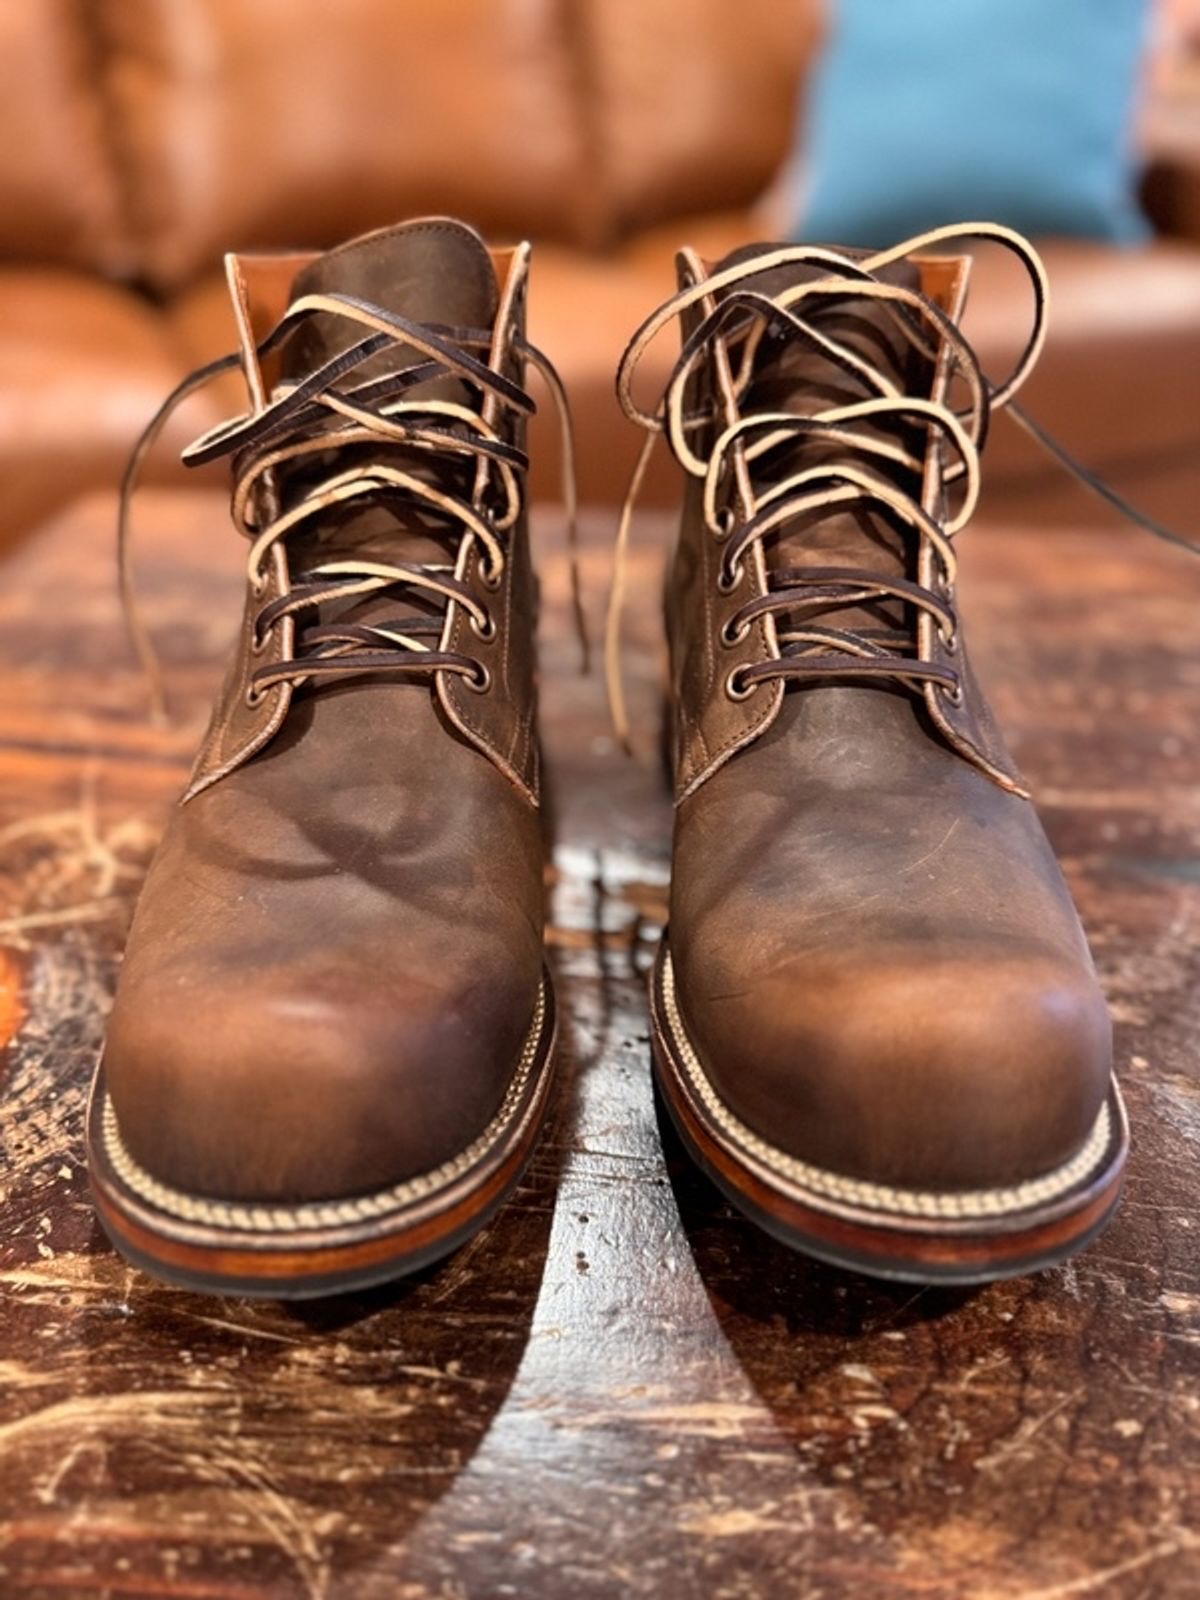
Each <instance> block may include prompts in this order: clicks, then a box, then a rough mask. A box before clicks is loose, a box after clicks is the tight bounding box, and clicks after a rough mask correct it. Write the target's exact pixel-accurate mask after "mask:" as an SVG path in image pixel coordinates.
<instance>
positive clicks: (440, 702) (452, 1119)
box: [89, 219, 560, 1296]
mask: <svg viewBox="0 0 1200 1600" xmlns="http://www.w3.org/2000/svg"><path fill="white" fill-rule="evenodd" d="M528 261H529V248H528V246H521V247H520V248H518V249H516V250H506V251H499V252H491V253H489V251H488V250H487V249H486V248H485V247H484V244H483V242H482V241H481V240H480V238H479V237H478V235H477V234H475V233H474V232H473V231H472V230H471V229H469V228H467V227H465V226H463V225H462V224H460V223H457V222H451V221H447V220H440V219H432V220H424V221H418V222H413V223H409V224H407V225H405V226H401V227H396V228H392V229H388V230H385V231H383V232H379V233H375V234H370V235H368V236H366V237H365V238H361V239H358V240H355V241H354V242H353V243H351V244H348V245H345V246H343V247H342V248H341V249H338V250H334V251H331V252H329V253H328V254H327V255H321V256H316V257H291V258H257V259H256V258H244V257H243V258H237V257H230V258H229V260H228V273H229V281H230V288H231V292H232V297H233V308H234V314H235V317H236V320H237V324H238V329H239V334H240V340H241V356H240V360H241V363H242V365H243V367H244V370H245V375H246V379H247V384H248V387H249V394H250V406H249V411H248V414H247V415H246V416H244V417H241V418H238V419H237V420H235V421H234V422H232V423H230V424H228V425H226V426H224V427H222V428H221V429H218V430H216V431H215V432H214V433H212V434H210V435H208V436H206V438H205V439H203V440H200V441H198V443H197V444H196V445H195V446H193V447H192V448H191V451H190V453H189V456H190V459H191V460H193V461H203V460H208V459H211V458H212V457H214V456H216V455H222V454H228V455H230V456H231V457H232V461H233V476H234V485H235V488H234V499H233V512H234V520H235V522H236V523H237V524H238V526H239V527H240V529H241V530H242V531H243V532H244V533H245V534H246V537H247V539H248V540H249V542H250V548H249V562H248V586H247V591H246V600H245V609H244V614H243V620H242V627H241V634H240V639H239V641H238V644H237V646H236V648H235V650H234V654H233V657H232V660H231V662H230V665H229V670H228V674H227V677H226V680H225V685H224V688H223V690H222V692H221V695H220V697H219V700H218V703H217V706H216V710H215V713H214V716H213V720H212V724H211V727H210V730H209V733H208V735H207V737H206V739H205V741H204V745H203V748H202V750H201V752H200V755H199V759H198V760H197V763H196V766H195V769H194V771H193V773H192V777H191V781H190V783H189V785H188V788H187V791H186V793H185V794H184V796H183V799H182V801H181V803H180V804H179V806H178V807H177V809H176V811H175V813H174V815H173V816H172V818H171V821H170V824H169V826H168V828H167V831H166V835H165V837H164V839H163V842H162V845H161V848H160V850H159V852H158V855H157V857H156V859H155V861H154V864H153V866H152V868H151V871H150V874H149V877H148V879H147V881H146V885H145V888H144V890H143V892H142V896H141V899H140V901H139V904H138V907H137V913H136V916H135V919H134V923H133V928H132V931H131V934H130V937H129V944H128V949H127V952H126V956H125V963H124V968H123V971H122V974H121V981H120V985H119V990H118V994H117V998H116V1003H115V1005H114V1008H113V1012H112V1018H111V1021H110V1024H109V1028H108V1035H107V1041H106V1045H105V1051H104V1059H103V1062H102V1064H101V1066H100V1068H99V1070H98V1072H97V1076H96V1083H95V1089H94V1095H93V1101H92V1107H91V1112H90V1117H89V1154H90V1161H91V1175H92V1184H93V1189H94V1192H95V1197H96V1202H97V1206H98V1208H99V1211H100V1215H101V1218H102V1220H103V1222H104V1224H105V1226H106V1228H107V1229H108V1231H109V1233H110V1234H111V1236H112V1238H113V1239H114V1241H115V1242H116V1243H117V1245H118V1246H119V1248H120V1249H121V1250H122V1251H123V1252H124V1253H125V1254H126V1255H128V1256H129V1257H130V1259H131V1260H133V1261H135V1262H137V1263H138V1264H140V1265H143V1266H145V1267H146V1268H148V1269H149V1270H150V1271H152V1272H155V1273H157V1274H159V1275H160V1276H162V1277H165V1278H168V1279H172V1280H175V1281H179V1282H182V1283H184V1284H187V1285H189V1286H192V1287H199V1288H205V1289H213V1290H229V1291H238V1292H248V1293H262V1294H271V1295H297V1296H299V1295H310V1294H318V1293H326V1292H330V1291H334V1290H343V1289H347V1288H351V1287H359V1286H362V1285H365V1284H368V1283H371V1282H374V1281H378V1280H381V1279H385V1278H389V1277H393V1276H395V1275H396V1274H397V1273H401V1272H404V1271H406V1270H408V1269H410V1268H413V1267H416V1266H418V1265H420V1264H422V1263H424V1262H426V1261H428V1260H430V1259H431V1258H433V1257H436V1256H438V1255H440V1254H442V1253H444V1252H445V1251H448V1250H450V1249H451V1248H453V1247H454V1246H455V1245H456V1244H458V1243H459V1242H460V1241H461V1240H463V1239H464V1238H465V1237H466V1236H467V1235H469V1234H470V1233H472V1232H473V1231H474V1230H476V1229H477V1228H479V1227H480V1226H481V1224H482V1223H483V1222H484V1220H485V1219H486V1218H487V1217H488V1216H489V1215H490V1213H491V1212H492V1211H493V1210H494V1209H495V1208H496V1207H497V1206H498V1205H499V1203H500V1201H501V1200H502V1199H503V1198H504V1196H505V1195H506V1194H507V1193H508V1192H509V1191H510V1190H511V1188H512V1187H513V1185H514V1184H515V1183H516V1181H517V1179H518V1177H519V1175H520V1173H521V1171H522V1169H523V1167H524V1164H525V1162H526V1159H527V1158H528V1156H529V1154H530V1151H531V1148H532V1145H533V1142H534V1140H535V1138H536V1135H537V1132H538V1130H539V1127H540V1125H541V1123H542V1120H543V1116H544V1114H545V1110H546V1104H547V1096H548V1091H549V1085H550V1074H551V1061H552V1042H553V1035H554V1000H553V995H552V993H551V989H550V983H549V980H548V977H547V975H546V973H545V970H544V965H543V954H542V893H543V890H542V884H543V872H542V863H543V841H542V830H541V826H540V821H539V806H538V746H537V738H536V729H535V716H534V712H535V707H534V673H535V662H534V612H535V583H534V578H533V574H532V572H531V568H530V557H529V548H528V538H527V530H526V521H525V507H524V501H523V478H524V473H525V467H526V457H525V455H524V449H523V446H524V432H525V428H524V419H525V416H526V414H527V413H528V412H529V411H531V410H532V409H533V404H532V401H531V400H530V398H529V396H528V394H527V393H526V391H525V388H524V387H523V385H524V381H525V369H526V362H527V359H530V358H532V359H534V360H536V361H537V362H538V364H539V365H542V366H543V367H545V365H546V363H545V362H544V358H541V357H540V356H538V355H537V353H536V352H532V351H530V349H529V347H528V346H527V345H526V344H525V342H524V311H523V306H524V294H525V285H526V274H527V269H528ZM271 330H273V331H271ZM237 359H238V358H236V357H231V358H228V361H227V362H226V363H225V364H233V363H235V362H236V360H237ZM221 365H222V364H221V363H217V364H215V366H214V368H211V369H206V371H205V373H201V374H198V375H197V379H202V378H204V377H205V376H208V375H211V373H212V372H213V371H215V370H217V369H218V368H219V367H220V366H221ZM555 381H556V380H555ZM186 387H187V386H183V387H182V388H181V390H180V391H177V395H179V394H181V393H182V392H185V389H186ZM556 392H559V393H560V391H556Z"/></svg>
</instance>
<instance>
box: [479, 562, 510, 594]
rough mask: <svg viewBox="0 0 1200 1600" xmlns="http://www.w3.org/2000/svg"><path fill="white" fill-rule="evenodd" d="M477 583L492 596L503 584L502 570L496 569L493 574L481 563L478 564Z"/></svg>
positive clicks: (501, 568) (500, 568)
mask: <svg viewBox="0 0 1200 1600" xmlns="http://www.w3.org/2000/svg"><path fill="white" fill-rule="evenodd" d="M479 581H480V583H481V584H482V585H483V587H484V588H485V589H488V590H490V591H491V593H492V594H495V593H496V590H497V589H499V587H500V585H501V584H502V583H503V582H504V568H503V567H497V569H496V571H495V572H490V571H489V570H488V568H487V567H486V566H485V565H484V564H483V563H482V562H480V564H479Z"/></svg>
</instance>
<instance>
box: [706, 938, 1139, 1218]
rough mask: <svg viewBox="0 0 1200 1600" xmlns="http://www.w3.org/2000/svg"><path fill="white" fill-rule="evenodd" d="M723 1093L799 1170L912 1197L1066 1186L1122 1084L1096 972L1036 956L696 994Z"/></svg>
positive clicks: (819, 969) (807, 967)
mask: <svg viewBox="0 0 1200 1600" xmlns="http://www.w3.org/2000/svg"><path fill="white" fill-rule="evenodd" d="M679 991H680V992H679V1005H680V1010H681V1013H682V1015H683V1019H684V1025H685V1028H686V1030H687V1032H688V1034H689V1035H690V1036H691V1038H692V1040H693V1043H694V1045H695V1046H696V1048H697V1050H698V1053H699V1055H700V1058H701V1062H702V1065H703V1066H704V1069H705V1071H706V1073H707V1074H708V1076H709V1078H710V1079H711V1081H712V1082H713V1084H714V1086H715V1088H716V1089H717V1092H718V1093H719V1095H720V1096H721V1098H722V1099H723V1100H724V1101H725V1103H726V1104H727V1105H728V1106H729V1108H730V1109H731V1110H732V1111H733V1112H734V1113H735V1114H736V1115H737V1116H738V1117H739V1118H740V1119H741V1120H742V1121H744V1122H745V1123H746V1124H748V1125H749V1127H750V1128H751V1129H753V1130H754V1132H756V1133H757V1134H759V1135H760V1137H762V1138H764V1139H766V1140H768V1141H769V1142H770V1143H772V1144H773V1145H775V1146H776V1147H778V1148H780V1149H783V1150H784V1151H786V1153H787V1154H789V1155H791V1156H794V1157H796V1158H797V1159H799V1160H802V1161H805V1162H808V1163H811V1164H812V1165H814V1166H818V1167H821V1168H824V1169H827V1170H829V1171H831V1172H836V1173H839V1174H844V1175H846V1176H849V1177H857V1178H862V1179H865V1180H868V1181H874V1182H877V1183H881V1184H887V1185H892V1186H896V1187H903V1188H916V1189H933V1190H973V1189H981V1188H990V1187H993V1186H1004V1185H1008V1184H1012V1183H1017V1182H1021V1181H1023V1180H1025V1179H1028V1178H1032V1177H1037V1176H1040V1175H1042V1174H1043V1173H1048V1172H1050V1171H1052V1170H1053V1169H1054V1168H1056V1167H1057V1166H1059V1165H1060V1164H1061V1163H1063V1162H1064V1161H1067V1160H1069V1159H1070V1158H1071V1157H1072V1156H1073V1155H1074V1154H1075V1153H1076V1152H1077V1151H1078V1150H1079V1149H1080V1147H1081V1146H1082V1145H1083V1144H1084V1142H1085V1141H1086V1139H1087V1137H1088V1135H1089V1133H1090V1132H1091V1129H1092V1127H1093V1125H1094V1123H1095V1121H1096V1118H1097V1116H1098V1115H1099V1113H1100V1110H1101V1107H1102V1105H1103V1103H1104V1099H1105V1096H1106V1094H1107V1091H1108V1085H1109V1080H1110V1074H1111V1024H1110V1021H1109V1017H1108V1012H1107V1008H1106V1006H1105V1003H1104V999H1103V996H1102V994H1101V993H1100V990H1099V987H1098V985H1097V984H1096V982H1095V979H1094V977H1093V976H1092V974H1091V972H1090V970H1089V969H1088V968H1087V967H1085V966H1082V965H1077V964H1074V963H1072V962H1070V961H1066V960H1064V959H1063V957H1062V956H1061V955H1060V954H1059V953H1057V952H1048V951H1044V950H1040V949H1038V948H1036V947H1032V946H1031V947H1030V948H1028V949H1008V950H1003V951H997V950H995V949H991V948H980V949H977V950H971V949H969V948H960V949H957V950H956V951H955V952H954V954H953V955H952V956H947V955H946V954H945V953H942V954H940V955H939V957H938V959H937V960H936V961H929V962H928V963H924V964H914V963H913V962H911V961H906V960H905V959H904V957H903V955H902V954H898V953H896V952H894V951H889V950H888V949H881V950H879V951H876V952H873V953H871V955H870V958H869V959H863V957H862V953H861V952H858V953H857V954H854V953H847V954H842V955H839V954H832V955H828V956H824V957H813V956H812V955H809V956H808V957H806V958H805V959H803V960H800V959H792V960H787V961H784V962H783V963H781V964H778V965H776V966H774V967H773V968H771V969H770V970H768V971H765V972H761V973H756V972H741V973H730V972H726V973H724V974H723V975H721V974H719V973H716V972H712V971H711V970H710V973H709V974H708V975H707V977H706V980H702V981H699V982H697V981H696V980H695V979H693V981H692V982H691V983H687V982H684V983H682V984H680V985H679Z"/></svg>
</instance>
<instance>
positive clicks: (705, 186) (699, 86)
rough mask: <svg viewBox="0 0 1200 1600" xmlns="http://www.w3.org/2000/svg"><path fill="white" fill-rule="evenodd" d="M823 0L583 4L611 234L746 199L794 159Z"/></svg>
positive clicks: (592, 0)
mask: <svg viewBox="0 0 1200 1600" xmlns="http://www.w3.org/2000/svg"><path fill="white" fill-rule="evenodd" d="M824 12H825V4H824V0H740V3H739V4H737V5H731V4H730V3H729V0H688V4H687V5H686V6H684V5H680V4H678V3H677V0H585V3H583V4H581V5H579V6H578V7H576V8H575V9H574V15H575V16H576V17H577V19H578V26H579V29H580V38H579V50H580V56H581V60H582V62H583V63H584V71H585V74H586V81H587V83H588V86H589V88H590V102H591V104H590V107H589V108H588V116H589V121H590V124H591V126H592V127H593V129H594V130H595V137H596V142H597V147H596V149H595V150H594V152H592V156H593V173H594V181H595V182H597V183H598V184H599V185H600V186H601V187H602V190H603V197H604V206H603V219H602V225H603V228H604V230H605V231H606V232H607V234H608V235H609V236H610V237H617V236H622V237H624V236H626V235H627V234H628V233H629V232H630V231H631V230H632V229H634V228H637V227H645V226H647V225H652V224H657V223H662V222H666V221H668V220H669V219H670V218H672V217H686V216H688V215H689V214H692V213H695V212H698V211H707V212H715V211H720V210H724V209H728V208H731V207H734V206H745V205H748V204H750V202H752V201H754V200H756V199H757V198H758V197H759V195H760V194H762V193H763V191H764V190H765V189H766V188H767V186H768V184H769V183H770V182H771V181H772V179H773V178H774V176H775V174H776V173H777V171H778V169H779V168H780V166H781V165H782V163H783V161H784V159H785V157H786V156H787V153H788V149H789V147H790V145H791V141H792V129H793V124H794V122H795V119H796V100H797V84H798V82H802V81H803V79H804V77H805V73H806V69H807V67H808V65H809V63H810V62H811V60H812V59H813V57H814V56H815V55H816V53H817V51H818V49H819V47H820V44H821V41H822V38H823V34H824Z"/></svg>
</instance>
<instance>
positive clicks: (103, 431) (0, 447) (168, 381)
mask: <svg viewBox="0 0 1200 1600" xmlns="http://www.w3.org/2000/svg"><path fill="white" fill-rule="evenodd" d="M0 300H3V303H4V308H5V315H4V320H3V322H2V323H0V372H3V373H4V382H3V383H2V384H0V478H2V480H3V483H4V496H5V519H4V531H5V535H6V536H7V537H9V538H11V537H12V536H14V535H15V534H16V533H18V532H20V531H21V529H22V528H25V527H29V526H33V525H34V524H36V522H37V521H38V520H39V519H40V518H42V517H44V516H46V515H48V514H49V513H50V512H51V511H53V510H54V509H55V508H56V507H58V506H60V505H63V504H65V503H66V502H67V501H69V500H70V499H71V498H72V497H73V496H74V495H76V494H81V493H83V492H85V491H86V490H89V489H94V488H103V489H107V490H110V491H112V492H114V493H115V490H116V487H117V483H118V481H119V479H120V476H121V471H122V468H123V467H124V465H125V459H126V457H127V455H128V453H129V447H130V444H131V442H132V441H133V439H134V438H135V437H136V436H137V434H138V433H139V432H140V431H141V429H142V427H143V426H144V424H145V423H146V422H147V421H148V420H149V418H150V417H151V416H152V414H153V413H154V411H155V410H156V409H157V407H158V405H159V403H160V401H161V400H162V398H163V396H164V395H165V394H167V393H168V392H169V391H170V389H171V388H172V386H173V385H174V384H175V382H176V381H177V380H178V378H179V376H180V373H181V372H182V371H183V370H184V368H185V367H186V365H187V364H188V358H187V357H186V356H185V355H184V354H183V353H182V351H181V350H180V349H179V347H178V346H177V345H176V344H175V343H174V341H173V337H172V334H171V330H170V328H169V327H168V325H167V324H166V322H165V321H164V320H163V318H162V316H161V315H159V314H158V313H156V312H155V311H154V310H153V309H152V308H151V307H150V306H149V305H147V304H146V302H145V301H143V300H142V299H140V298H139V297H138V296H137V295H135V294H133V293H131V292H130V291H129V290H126V289H120V288H117V287H115V286H114V285H112V284H107V283H103V282H101V281H100V280H99V279H97V278H92V277H90V276H87V275H85V274H82V273H78V272H73V271H69V270H67V269H64V268H43V269H41V270H33V269H26V268H18V267H5V268H0ZM218 415H219V412H218V411H217V409H216V406H215V403H214V402H213V401H212V400H206V399H204V398H202V397H201V398H198V399H197V400H195V401H192V402H189V403H188V404H187V405H186V406H184V407H183V408H182V409H181V410H180V411H179V412H178V413H177V414H176V417H175V420H174V423H173V425H172V426H171V427H170V428H169V429H168V432H167V436H166V438H164V440H163V441H162V442H161V444H160V446H159V448H158V449H157V450H156V452H155V453H154V455H153V457H152V458H151V461H150V462H149V463H148V470H147V472H146V474H145V477H146V481H147V482H155V481H159V482H161V481H169V480H174V481H179V479H180V478H181V477H182V476H183V469H182V468H181V467H180V466H179V459H178V458H179V451H180V448H181V447H182V445H183V444H184V443H186V441H187V440H188V439H190V438H191V437H193V436H194V435H195V434H196V433H198V432H199V431H200V430H201V429H202V428H205V427H208V426H210V425H211V423H212V422H214V421H215V420H217V417H218ZM190 476H193V477H194V474H193V475H190ZM208 481H209V482H212V481H213V480H212V478H211V477H210V478H209V480H208Z"/></svg>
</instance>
